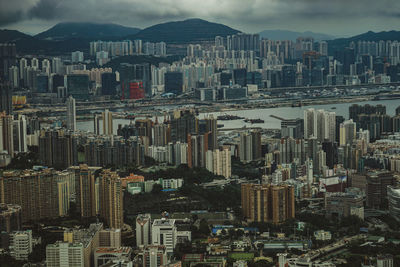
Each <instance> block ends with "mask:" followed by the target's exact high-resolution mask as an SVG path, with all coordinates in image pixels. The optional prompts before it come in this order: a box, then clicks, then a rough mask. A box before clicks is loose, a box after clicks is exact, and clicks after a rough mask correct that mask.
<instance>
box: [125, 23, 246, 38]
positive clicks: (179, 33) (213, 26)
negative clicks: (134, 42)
mask: <svg viewBox="0 0 400 267" xmlns="http://www.w3.org/2000/svg"><path fill="white" fill-rule="evenodd" d="M238 32H240V31H238V30H235V29H232V28H230V27H228V26H225V25H223V24H218V23H212V22H208V21H205V20H202V19H188V20H184V21H173V22H167V23H162V24H157V25H154V26H151V27H148V28H146V29H144V30H141V31H140V32H138V33H137V34H135V35H131V36H129V38H130V39H142V40H144V41H150V42H161V41H163V42H166V43H190V42H196V41H209V40H213V39H214V38H215V36H218V35H219V36H227V35H231V34H235V33H238Z"/></svg>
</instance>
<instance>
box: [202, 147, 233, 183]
mask: <svg viewBox="0 0 400 267" xmlns="http://www.w3.org/2000/svg"><path fill="white" fill-rule="evenodd" d="M205 167H206V169H207V170H209V171H210V172H212V173H214V174H215V175H221V176H224V177H225V178H230V177H231V176H232V166H231V151H230V149H229V147H222V148H221V149H215V150H208V151H207V152H206V166H205Z"/></svg>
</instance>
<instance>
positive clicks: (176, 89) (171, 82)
mask: <svg viewBox="0 0 400 267" xmlns="http://www.w3.org/2000/svg"><path fill="white" fill-rule="evenodd" d="M164 79H165V89H164V91H165V92H166V93H173V94H176V95H179V94H182V93H183V74H182V72H178V71H171V72H166V73H165V76H164Z"/></svg>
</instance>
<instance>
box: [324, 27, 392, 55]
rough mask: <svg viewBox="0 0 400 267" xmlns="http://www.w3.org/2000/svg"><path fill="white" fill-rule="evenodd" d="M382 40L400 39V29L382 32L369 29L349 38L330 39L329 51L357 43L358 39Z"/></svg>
mask: <svg viewBox="0 0 400 267" xmlns="http://www.w3.org/2000/svg"><path fill="white" fill-rule="evenodd" d="M380 40H383V41H396V40H397V41H400V31H382V32H373V31H369V32H366V33H363V34H359V35H355V36H352V37H348V38H338V39H334V40H330V41H328V49H329V51H336V50H341V49H343V48H345V47H348V46H349V44H350V43H351V42H355V43H357V42H358V41H380Z"/></svg>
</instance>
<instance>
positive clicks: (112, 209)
mask: <svg viewBox="0 0 400 267" xmlns="http://www.w3.org/2000/svg"><path fill="white" fill-rule="evenodd" d="M99 179H100V181H99V182H100V185H99V191H100V192H99V197H100V208H99V213H100V216H101V217H102V218H103V219H104V220H105V222H106V223H107V225H108V226H109V227H110V228H118V229H122V227H123V225H124V216H123V206H122V204H123V192H122V183H121V179H120V177H119V176H118V174H117V173H115V172H112V171H110V170H103V172H102V173H101V174H100V178H99Z"/></svg>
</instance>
